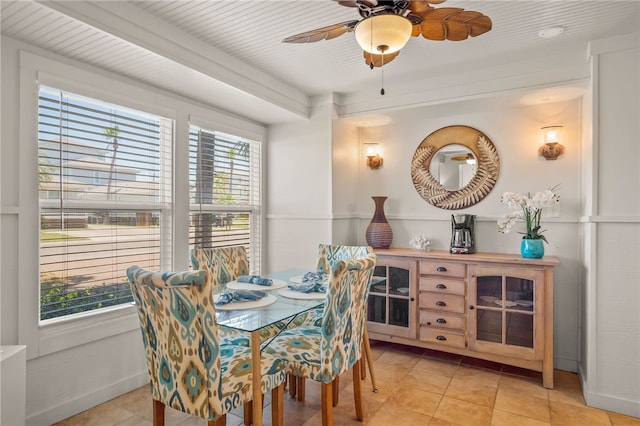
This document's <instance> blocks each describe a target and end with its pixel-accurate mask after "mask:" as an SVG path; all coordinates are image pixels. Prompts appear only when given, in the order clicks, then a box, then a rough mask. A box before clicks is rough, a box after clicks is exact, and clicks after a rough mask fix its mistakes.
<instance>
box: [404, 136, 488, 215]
mask: <svg viewBox="0 0 640 426" xmlns="http://www.w3.org/2000/svg"><path fill="white" fill-rule="evenodd" d="M499 174H500V158H499V157H498V151H497V150H496V147H495V145H493V142H491V140H490V139H489V138H488V137H487V136H486V135H485V134H484V133H482V132H481V131H480V130H478V129H474V128H473V127H469V126H448V127H443V128H442V129H438V130H436V131H435V132H433V133H431V134H430V135H429V136H427V137H426V138H424V140H423V141H422V142H421V143H420V145H418V148H417V149H416V152H415V153H414V154H413V159H412V160H411V180H412V181H413V186H414V187H415V188H416V191H418V194H420V196H421V197H422V198H423V199H424V200H425V201H427V202H428V203H430V204H432V205H434V206H436V207H440V208H442V209H447V210H459V209H464V208H466V207H470V206H472V205H474V204H476V203H478V202H479V201H480V200H482V199H483V198H484V197H486V196H487V195H488V194H489V192H491V190H492V189H493V187H494V186H495V184H496V181H497V180H498V175H499Z"/></svg>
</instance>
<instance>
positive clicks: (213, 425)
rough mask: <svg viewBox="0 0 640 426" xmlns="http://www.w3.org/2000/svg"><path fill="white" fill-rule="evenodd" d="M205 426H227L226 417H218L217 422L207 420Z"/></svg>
mask: <svg viewBox="0 0 640 426" xmlns="http://www.w3.org/2000/svg"><path fill="white" fill-rule="evenodd" d="M207 426H227V415H226V414H224V415H222V416H220V417H218V420H209V421H208V422H207Z"/></svg>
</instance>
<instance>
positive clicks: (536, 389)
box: [500, 376, 549, 399]
mask: <svg viewBox="0 0 640 426" xmlns="http://www.w3.org/2000/svg"><path fill="white" fill-rule="evenodd" d="M500 389H504V390H511V391H514V392H520V393H527V394H529V395H531V396H536V397H538V398H542V399H549V390H548V389H547V388H545V387H543V386H542V383H539V382H537V381H533V380H531V379H528V378H525V377H514V376H502V377H501V378H500Z"/></svg>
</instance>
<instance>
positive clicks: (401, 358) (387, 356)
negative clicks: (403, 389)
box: [376, 351, 418, 370]
mask: <svg viewBox="0 0 640 426" xmlns="http://www.w3.org/2000/svg"><path fill="white" fill-rule="evenodd" d="M417 361H418V360H417V357H416V356H415V355H411V354H408V353H405V352H391V351H387V352H385V353H383V354H382V355H380V357H378V358H377V359H376V364H378V365H384V366H385V367H386V366H389V365H400V366H403V367H405V369H407V370H408V369H411V368H412V367H413V366H414V365H415V364H416V362H417Z"/></svg>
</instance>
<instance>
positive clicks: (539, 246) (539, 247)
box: [520, 239, 544, 259]
mask: <svg viewBox="0 0 640 426" xmlns="http://www.w3.org/2000/svg"><path fill="white" fill-rule="evenodd" d="M520 254H522V257H526V258H528V259H540V258H541V257H542V256H544V241H542V240H526V239H523V240H522V243H521V244H520Z"/></svg>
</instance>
